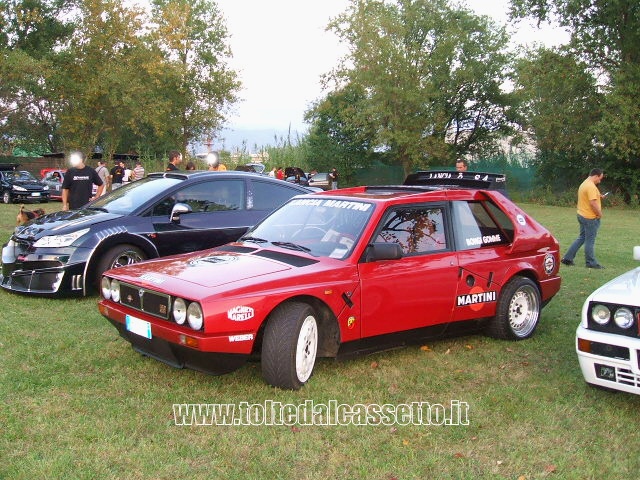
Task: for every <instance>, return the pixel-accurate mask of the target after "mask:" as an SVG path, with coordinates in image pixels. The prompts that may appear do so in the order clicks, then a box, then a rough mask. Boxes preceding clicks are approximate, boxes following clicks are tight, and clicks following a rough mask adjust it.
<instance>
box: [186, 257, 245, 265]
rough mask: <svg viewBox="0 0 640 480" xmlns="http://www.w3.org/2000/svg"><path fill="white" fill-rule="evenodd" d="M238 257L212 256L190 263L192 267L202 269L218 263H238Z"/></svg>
mask: <svg viewBox="0 0 640 480" xmlns="http://www.w3.org/2000/svg"><path fill="white" fill-rule="evenodd" d="M236 260H237V257H235V256H233V255H210V256H208V257H200V258H196V259H194V260H191V261H190V262H189V266H190V267H200V266H206V265H212V264H216V263H227V262H233V261H236Z"/></svg>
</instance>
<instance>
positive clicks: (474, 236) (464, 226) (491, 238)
mask: <svg viewBox="0 0 640 480" xmlns="http://www.w3.org/2000/svg"><path fill="white" fill-rule="evenodd" d="M487 205H489V204H487ZM493 208H494V209H495V207H493ZM453 211H454V217H455V218H454V230H455V232H456V247H457V248H458V250H471V249H474V248H483V247H490V246H495V245H502V244H506V243H509V241H510V239H509V238H507V235H505V233H504V232H503V231H502V230H501V229H500V228H499V227H498V225H497V224H496V222H495V221H494V219H493V217H492V216H491V215H490V214H489V212H488V211H487V209H486V208H485V205H484V204H483V203H482V202H453ZM507 221H508V219H507ZM509 224H510V222H509ZM511 232H512V234H513V226H512V225H511Z"/></svg>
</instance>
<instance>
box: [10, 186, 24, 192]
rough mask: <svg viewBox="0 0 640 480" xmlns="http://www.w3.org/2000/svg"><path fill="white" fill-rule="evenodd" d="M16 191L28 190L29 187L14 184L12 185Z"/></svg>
mask: <svg viewBox="0 0 640 480" xmlns="http://www.w3.org/2000/svg"><path fill="white" fill-rule="evenodd" d="M12 188H13V189H14V190H15V191H16V192H26V191H27V189H26V188H24V187H21V186H20V185H13V187H12Z"/></svg>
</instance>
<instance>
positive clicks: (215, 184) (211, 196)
mask: <svg viewBox="0 0 640 480" xmlns="http://www.w3.org/2000/svg"><path fill="white" fill-rule="evenodd" d="M243 199H244V181H243V180H213V181H210V182H202V183H197V184H195V185H190V186H188V187H185V188H183V189H181V190H178V191H177V192H174V193H172V194H171V195H169V196H167V197H165V198H164V199H163V200H161V201H160V202H159V203H158V204H157V205H156V206H155V207H154V209H153V215H169V214H170V213H171V209H172V208H173V206H174V205H175V204H176V203H186V204H187V205H189V206H190V207H191V210H192V211H193V212H194V213H205V212H219V211H227V210H240V209H242V208H244V201H243Z"/></svg>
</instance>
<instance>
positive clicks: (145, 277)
mask: <svg viewBox="0 0 640 480" xmlns="http://www.w3.org/2000/svg"><path fill="white" fill-rule="evenodd" d="M140 280H144V281H146V282H150V283H155V284H156V285H160V284H162V283H164V278H162V277H158V276H156V275H154V274H153V273H145V274H144V275H140Z"/></svg>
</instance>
